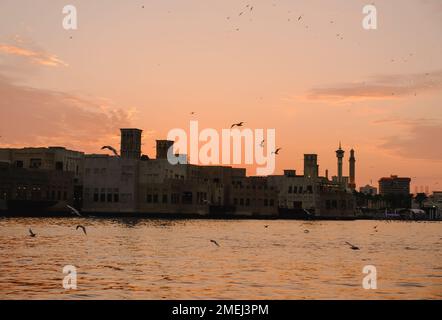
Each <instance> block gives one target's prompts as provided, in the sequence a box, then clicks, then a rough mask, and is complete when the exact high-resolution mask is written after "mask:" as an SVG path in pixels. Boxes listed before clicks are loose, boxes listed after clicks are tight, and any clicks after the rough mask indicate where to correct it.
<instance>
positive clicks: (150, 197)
mask: <svg viewBox="0 0 442 320" xmlns="http://www.w3.org/2000/svg"><path fill="white" fill-rule="evenodd" d="M160 201H161V203H169V195H168V194H166V193H164V194H161V195H159V194H150V193H148V194H147V195H146V202H147V203H160ZM206 201H207V193H206V192H197V193H196V203H197V204H204V203H206ZM170 203H172V204H178V203H180V194H179V193H172V194H171V195H170ZM181 203H183V204H193V194H192V192H183V194H182V195H181Z"/></svg>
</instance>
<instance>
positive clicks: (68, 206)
mask: <svg viewBox="0 0 442 320" xmlns="http://www.w3.org/2000/svg"><path fill="white" fill-rule="evenodd" d="M66 208H68V209H69V210H71V212H72V213H74V214H76V215H77V216H79V217H81V214H80V212H78V210H77V209H75V208H74V207H72V206H70V205H68V204H67V205H66Z"/></svg>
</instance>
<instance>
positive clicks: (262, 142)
mask: <svg viewBox="0 0 442 320" xmlns="http://www.w3.org/2000/svg"><path fill="white" fill-rule="evenodd" d="M264 142H265V140H262V141H261V143H260V144H259V145H260V147H261V148H264Z"/></svg>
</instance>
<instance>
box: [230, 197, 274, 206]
mask: <svg viewBox="0 0 442 320" xmlns="http://www.w3.org/2000/svg"><path fill="white" fill-rule="evenodd" d="M259 200H261V199H259ZM233 204H234V205H235V206H238V205H239V206H245V207H249V206H250V199H249V198H246V199H244V198H240V199H238V198H234V199H233ZM274 205H275V200H274V199H264V206H265V207H273V206H274Z"/></svg>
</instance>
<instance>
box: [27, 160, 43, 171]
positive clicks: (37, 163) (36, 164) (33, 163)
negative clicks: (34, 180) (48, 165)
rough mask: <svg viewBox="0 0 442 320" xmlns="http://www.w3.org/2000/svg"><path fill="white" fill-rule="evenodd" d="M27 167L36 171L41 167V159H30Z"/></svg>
mask: <svg viewBox="0 0 442 320" xmlns="http://www.w3.org/2000/svg"><path fill="white" fill-rule="evenodd" d="M29 167H30V168H32V169H38V168H40V167H41V159H31V161H30V163H29Z"/></svg>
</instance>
